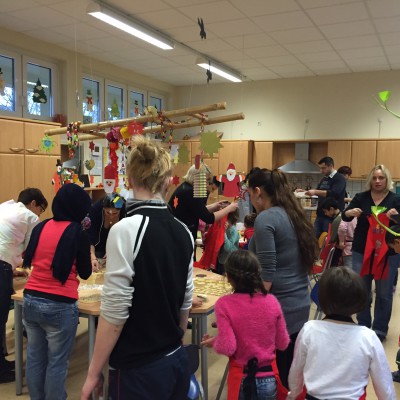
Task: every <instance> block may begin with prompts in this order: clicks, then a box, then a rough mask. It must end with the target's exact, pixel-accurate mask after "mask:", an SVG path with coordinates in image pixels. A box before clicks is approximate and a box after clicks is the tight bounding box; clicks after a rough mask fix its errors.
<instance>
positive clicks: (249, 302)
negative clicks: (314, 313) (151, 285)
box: [201, 250, 289, 400]
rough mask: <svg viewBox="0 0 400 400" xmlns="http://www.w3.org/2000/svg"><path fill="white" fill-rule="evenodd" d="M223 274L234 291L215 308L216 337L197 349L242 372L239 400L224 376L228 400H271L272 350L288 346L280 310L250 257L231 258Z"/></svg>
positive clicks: (233, 255)
mask: <svg viewBox="0 0 400 400" xmlns="http://www.w3.org/2000/svg"><path fill="white" fill-rule="evenodd" d="M225 273H226V276H227V279H228V282H229V283H230V284H231V285H232V287H233V290H234V292H233V293H232V294H230V295H227V296H223V297H221V298H220V299H219V300H218V301H217V303H216V304H215V315H216V320H217V326H218V336H216V337H212V336H210V335H208V334H206V335H204V337H203V341H202V343H201V344H202V345H205V346H207V347H213V348H214V350H215V351H216V352H217V353H220V354H224V355H226V356H228V357H230V360H231V361H233V362H234V363H235V364H236V365H240V366H241V368H242V371H243V377H242V380H241V385H240V393H239V397H238V395H237V394H236V395H234V394H233V393H232V390H233V388H232V387H230V384H229V382H230V380H229V377H228V399H230V398H236V399H238V398H239V400H242V399H246V400H247V399H249V400H250V399H251V400H253V399H266V400H274V399H275V398H276V380H275V377H274V373H273V370H272V367H271V364H272V362H273V361H274V360H275V351H276V350H277V349H279V350H285V349H286V348H287V346H288V344H289V335H288V332H287V330H286V323H285V319H284V317H283V314H282V310H281V306H280V304H279V302H278V300H277V299H276V298H275V297H274V296H273V295H272V294H267V290H266V289H265V288H264V285H263V282H262V279H261V266H260V264H259V262H258V260H257V258H256V257H255V256H254V254H252V253H251V252H248V251H244V250H238V251H234V252H233V253H231V254H230V255H229V257H228V259H227V261H226V262H225ZM230 365H231V366H232V363H231V364H230ZM230 373H231V368H230ZM257 396H258V397H257Z"/></svg>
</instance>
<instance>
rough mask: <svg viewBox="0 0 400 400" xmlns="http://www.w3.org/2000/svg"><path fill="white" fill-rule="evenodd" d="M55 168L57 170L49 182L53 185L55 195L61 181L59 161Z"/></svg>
mask: <svg viewBox="0 0 400 400" xmlns="http://www.w3.org/2000/svg"><path fill="white" fill-rule="evenodd" d="M56 167H57V169H56V171H55V172H54V175H53V179H52V180H51V183H52V184H53V185H54V191H55V193H57V192H58V191H59V190H60V188H61V186H62V180H61V170H62V164H61V160H60V159H57V164H56Z"/></svg>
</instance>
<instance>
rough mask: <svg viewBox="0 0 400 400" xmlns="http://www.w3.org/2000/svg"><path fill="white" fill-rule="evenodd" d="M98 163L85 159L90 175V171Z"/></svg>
mask: <svg viewBox="0 0 400 400" xmlns="http://www.w3.org/2000/svg"><path fill="white" fill-rule="evenodd" d="M95 165H96V163H95V162H94V160H86V161H85V168H86V169H87V170H88V171H89V175H90V171H91V170H92V169H93V168H94V167H95Z"/></svg>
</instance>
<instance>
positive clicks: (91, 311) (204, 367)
mask: <svg viewBox="0 0 400 400" xmlns="http://www.w3.org/2000/svg"><path fill="white" fill-rule="evenodd" d="M198 275H203V276H206V277H207V278H211V279H221V276H220V275H217V274H214V273H212V272H209V271H205V270H203V269H200V268H194V269H193V277H194V278H196V276H198ZM98 283H100V282H98ZM22 292H23V289H22V288H21V289H19V290H17V291H16V293H15V294H14V295H13V296H12V299H13V300H14V322H15V331H14V334H15V384H16V394H17V395H21V394H22V377H23V373H22V371H23V345H22V340H23V339H22V338H23V334H22V303H23V293H22ZM218 298H219V296H213V295H207V301H205V302H204V303H203V304H202V305H201V306H200V307H196V308H193V309H192V310H191V311H190V317H191V318H192V343H194V344H197V345H199V344H200V342H201V339H202V337H203V335H204V334H205V333H207V326H208V316H209V315H210V314H212V313H213V312H214V306H215V303H216V301H217V300H218ZM78 310H79V316H80V317H84V318H87V319H88V334H89V345H88V346H89V347H88V355H89V363H90V360H91V359H92V356H93V349H94V341H95V336H96V326H95V321H96V317H98V316H99V315H100V302H95V303H83V302H78ZM200 370H201V384H202V386H203V390H204V400H207V399H208V357H207V348H206V347H201V348H200Z"/></svg>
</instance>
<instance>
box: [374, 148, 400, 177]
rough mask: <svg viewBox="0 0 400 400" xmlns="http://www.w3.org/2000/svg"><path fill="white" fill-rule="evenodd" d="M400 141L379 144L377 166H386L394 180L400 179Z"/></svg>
mask: <svg viewBox="0 0 400 400" xmlns="http://www.w3.org/2000/svg"><path fill="white" fill-rule="evenodd" d="M399 154H400V140H382V141H378V142H377V147H376V164H384V165H385V166H386V167H387V168H388V169H389V171H390V172H391V174H392V177H393V178H396V179H398V178H400V164H399V161H398V160H399Z"/></svg>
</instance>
